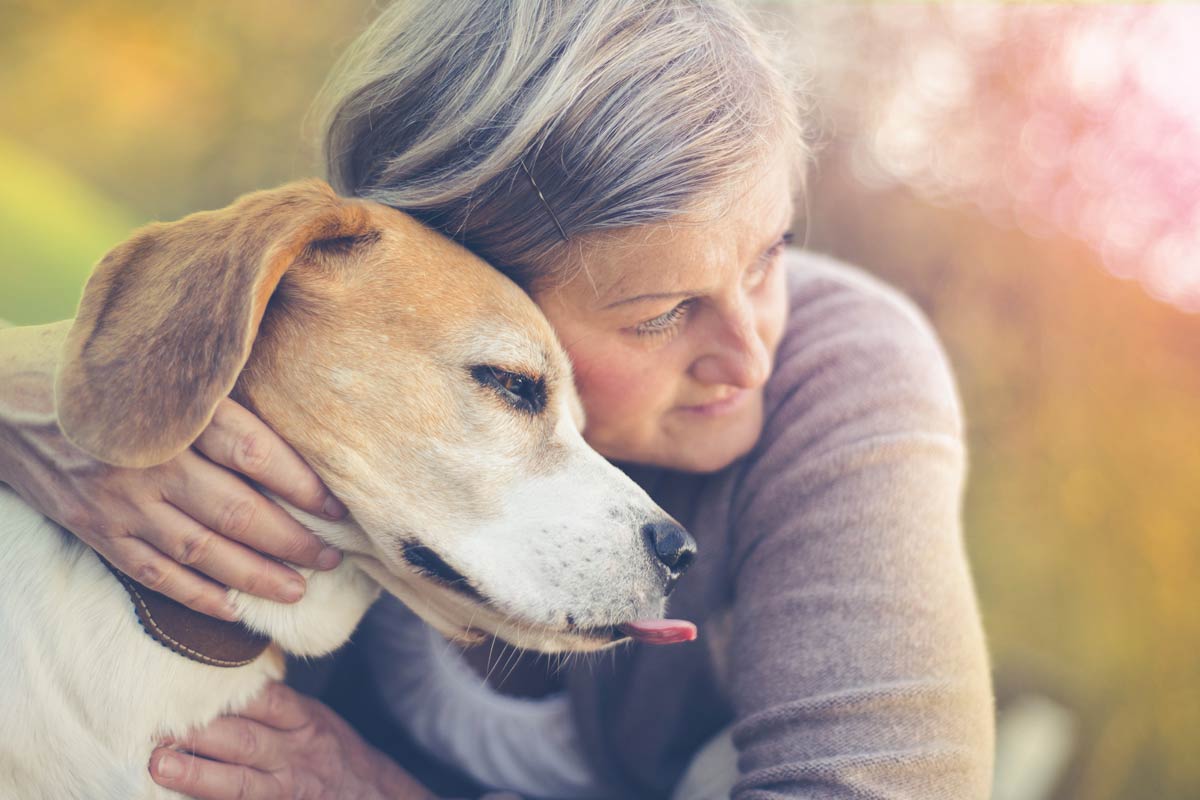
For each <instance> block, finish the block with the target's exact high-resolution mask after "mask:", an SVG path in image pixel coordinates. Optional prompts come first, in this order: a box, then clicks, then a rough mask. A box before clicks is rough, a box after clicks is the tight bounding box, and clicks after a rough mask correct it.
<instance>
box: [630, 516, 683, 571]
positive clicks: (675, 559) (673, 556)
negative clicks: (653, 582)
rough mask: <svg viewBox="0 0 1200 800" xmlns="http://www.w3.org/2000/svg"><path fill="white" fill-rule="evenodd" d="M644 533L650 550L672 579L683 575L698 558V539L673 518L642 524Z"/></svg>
mask: <svg viewBox="0 0 1200 800" xmlns="http://www.w3.org/2000/svg"><path fill="white" fill-rule="evenodd" d="M642 535H643V536H645V537H646V544H647V545H648V546H649V548H650V552H651V553H652V554H653V555H654V557H655V558H656V559H658V560H659V561H660V562H661V563H662V564H663V565H664V566H665V567H666V568H667V571H668V572H669V573H670V577H671V579H672V580H674V579H675V578H678V577H679V576H680V575H682V574H683V573H684V572H685V571H686V570H687V568H688V567H690V566H691V564H692V561H693V559H695V558H696V540H695V539H693V538H692V536H691V534H689V533H688V532H687V531H685V530H684V529H683V527H682V526H680V525H679V524H678V523H676V522H673V521H671V520H664V521H663V522H651V523H648V524H646V525H643V526H642Z"/></svg>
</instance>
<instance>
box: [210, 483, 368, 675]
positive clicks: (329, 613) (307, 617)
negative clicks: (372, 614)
mask: <svg viewBox="0 0 1200 800" xmlns="http://www.w3.org/2000/svg"><path fill="white" fill-rule="evenodd" d="M283 505H284V507H285V508H287V510H288V511H290V512H292V514H293V515H294V516H295V517H296V518H297V519H299V520H300V522H301V523H303V524H304V525H305V526H306V527H308V528H309V529H310V530H312V531H313V532H314V533H316V534H317V535H318V536H321V538H322V539H324V540H325V541H326V542H328V543H330V544H333V545H334V546H337V545H338V544H340V543H341V542H342V541H345V538H346V537H345V534H346V533H348V532H349V531H350V530H351V529H352V528H353V526H352V524H351V523H348V522H341V523H334V522H328V521H325V520H321V519H319V518H318V517H313V516H311V515H308V514H305V513H303V512H300V511H298V510H297V509H294V508H292V507H290V506H288V505H287V504H286V503H283ZM292 568H293V569H295V570H296V571H297V572H299V573H300V574H301V575H302V576H304V579H305V581H306V582H307V587H306V589H305V592H304V597H302V598H301V599H300V600H299V601H297V602H295V603H278V602H275V601H273V600H266V599H264V598H261V597H256V596H254V595H250V594H245V593H243V592H237V591H232V590H231V591H230V593H229V597H230V600H231V601H232V602H233V604H234V607H235V608H236V609H237V610H238V615H239V617H240V619H241V620H242V622H243V624H245V625H246V627H248V628H250V629H251V630H254V631H257V632H258V633H261V634H263V635H264V636H268V637H270V638H271V640H272V641H274V642H275V643H276V644H277V645H279V646H280V647H282V648H283V649H284V651H286V652H288V653H291V654H292V655H297V656H307V657H317V656H322V655H326V654H327V653H331V652H333V651H334V650H336V649H338V648H339V647H341V646H342V645H343V644H345V643H346V641H347V640H348V639H349V638H350V634H352V633H354V629H355V628H356V627H357V626H358V623H359V622H360V621H361V620H362V618H363V615H364V614H366V613H367V609H368V608H370V606H371V604H372V603H373V602H375V599H376V598H377V597H378V596H379V593H380V591H381V588H380V585H379V584H378V583H377V582H376V581H375V580H374V579H373V578H371V577H370V576H369V575H368V574H367V573H366V572H365V571H364V570H363V569H362V568H361V565H360V564H359V562H358V559H357V557H355V556H353V555H347V556H346V557H345V558H344V559H343V561H342V563H341V564H339V565H338V566H337V567H335V568H334V569H331V570H313V569H306V568H304V567H296V566H295V565H292Z"/></svg>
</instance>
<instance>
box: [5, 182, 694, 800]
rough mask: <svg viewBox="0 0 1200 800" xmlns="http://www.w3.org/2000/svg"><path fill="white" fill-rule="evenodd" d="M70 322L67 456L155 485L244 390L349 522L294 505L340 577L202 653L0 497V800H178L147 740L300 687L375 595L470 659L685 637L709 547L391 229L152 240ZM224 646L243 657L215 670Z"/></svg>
mask: <svg viewBox="0 0 1200 800" xmlns="http://www.w3.org/2000/svg"><path fill="white" fill-rule="evenodd" d="M59 325H60V326H61V327H62V328H63V329H66V328H67V326H69V330H67V331H66V334H65V344H64V346H63V351H62V352H63V355H62V359H61V363H60V367H59V371H58V373H57V375H56V382H55V383H56V385H55V402H56V406H55V410H56V414H57V417H58V421H59V426H60V428H61V429H62V431H63V433H64V435H65V436H66V437H67V438H68V439H69V440H70V441H71V442H72V443H74V444H75V445H77V446H78V447H80V448H82V449H83V450H84V451H86V452H87V453H89V454H91V455H92V456H93V457H95V458H97V459H99V460H101V461H103V462H106V463H109V464H114V465H119V466H126V467H146V466H150V465H154V464H160V463H163V462H165V461H167V460H169V459H171V458H172V457H174V456H175V455H177V454H178V453H180V452H182V451H183V450H184V449H186V448H187V447H189V446H190V444H191V443H192V442H193V441H194V440H195V439H196V438H197V437H198V436H199V434H200V433H201V431H202V430H203V429H204V428H205V427H206V425H207V424H208V423H209V422H210V420H211V418H212V415H213V412H214V409H215V408H216V406H217V404H218V402H219V401H220V400H221V399H222V398H224V397H225V396H227V395H230V396H232V397H233V398H234V399H236V400H237V401H238V402H240V403H242V404H243V405H245V406H247V407H248V408H250V409H251V410H253V411H254V412H255V413H256V414H257V415H258V416H260V417H261V418H262V419H263V420H264V421H265V422H266V423H267V424H269V425H270V426H271V427H272V428H273V429H274V430H275V431H277V432H278V433H279V434H280V435H281V436H282V437H283V438H284V439H285V440H286V441H288V442H289V443H290V444H291V445H292V446H293V447H294V448H295V449H296V450H297V451H298V452H299V453H300V454H301V455H302V456H303V457H304V458H305V460H306V461H307V462H308V463H309V464H310V465H312V467H313V468H314V469H315V470H316V472H317V473H318V474H319V475H320V476H321V478H322V479H323V480H324V481H325V483H326V485H327V486H329V488H330V489H331V490H332V491H333V492H334V493H335V494H336V495H337V496H338V497H339V498H340V499H341V500H342V501H343V502H344V503H345V505H346V506H347V507H348V508H349V510H350V515H349V516H348V517H347V518H346V519H345V520H344V521H341V522H330V521H327V520H322V519H319V518H317V517H314V516H312V515H309V514H306V513H304V512H303V511H301V510H299V509H296V508H294V507H291V506H289V505H287V504H286V503H284V506H285V508H287V510H288V511H289V512H290V513H292V514H293V515H294V516H295V517H296V518H297V519H298V520H299V521H300V522H302V523H303V524H304V525H306V526H307V527H308V528H310V529H311V530H313V531H315V532H316V533H317V534H318V535H319V536H320V537H322V538H323V539H324V540H325V541H326V542H327V543H329V544H331V545H333V546H336V547H338V548H339V549H341V550H342V551H343V552H344V553H345V558H344V559H343V561H342V563H341V564H340V565H339V566H338V567H337V568H336V569H333V570H331V571H328V572H317V571H310V570H300V571H301V572H302V574H304V575H305V577H306V578H307V581H308V589H307V593H306V594H305V596H304V598H303V599H302V600H301V601H300V602H298V603H295V604H292V605H286V604H280V603H275V602H272V601H269V600H264V599H262V598H258V597H254V596H251V595H246V594H241V593H239V592H236V591H232V590H231V591H230V593H229V596H230V599H231V601H232V602H233V604H234V605H235V607H236V608H237V609H238V611H239V613H240V618H241V620H242V622H241V623H240V624H238V623H219V622H216V621H213V622H214V624H216V625H229V626H232V627H235V628H237V629H238V631H239V633H237V634H229V633H228V631H225V632H222V631H221V630H218V632H217V633H215V634H213V635H212V636H211V637H209V638H210V639H211V640H212V641H206V642H205V643H203V644H194V643H190V641H191V640H188V639H186V638H183V634H182V633H178V631H179V630H185V629H187V627H188V625H189V624H190V622H188V620H186V619H184V621H183V622H182V623H169V622H168V621H167V620H168V618H170V617H171V616H172V614H175V612H177V611H178V610H179V609H174V610H171V609H169V608H166V607H164V606H163V604H162V600H163V599H162V598H158V599H157V600H155V599H154V598H153V597H152V595H153V593H150V592H147V591H146V590H144V589H141V588H140V587H139V586H138V585H137V584H136V583H134V582H133V581H131V580H130V579H128V578H127V577H125V576H123V575H122V574H121V573H119V572H118V571H117V570H116V569H115V568H113V567H111V566H109V565H107V564H106V562H104V561H103V560H102V559H101V558H100V557H99V556H97V555H96V554H95V553H94V552H93V551H92V550H91V549H90V548H88V547H86V546H85V545H83V544H82V543H80V542H79V541H78V540H77V539H76V538H75V536H73V535H72V534H70V533H69V532H67V531H65V530H63V529H62V528H60V527H58V526H57V525H55V524H54V523H53V522H51V521H50V520H48V519H46V518H44V517H43V516H41V515H40V514H38V513H36V512H35V511H34V510H33V509H32V508H31V507H30V506H28V505H26V504H25V503H24V502H23V501H22V500H21V499H20V498H19V497H18V496H17V495H16V494H15V493H13V492H11V491H9V490H8V489H7V488H6V487H3V486H0V530H2V540H3V542H4V548H5V555H4V558H3V561H0V641H3V643H4V645H3V648H4V649H3V655H2V656H0V797H4V798H22V799H23V800H31V799H32V798H47V799H48V800H49V799H52V800H64V798H88V800H96V799H98V798H114V800H116V799H117V798H119V799H120V800H129V798H160V797H175V796H176V795H175V794H174V793H172V792H168V791H167V790H165V789H162V788H160V787H158V786H157V785H156V784H154V783H153V782H152V781H151V780H150V778H149V774H148V771H147V762H148V759H149V755H150V752H151V751H152V749H153V747H154V745H155V742H157V741H158V740H160V739H161V738H162V737H165V736H171V737H181V736H183V735H184V734H185V733H186V732H187V731H188V730H189V729H192V728H195V727H197V726H203V725H205V724H206V723H208V722H210V721H211V720H213V719H214V718H216V717H217V716H219V715H221V714H226V713H236V712H237V711H238V710H239V709H240V708H243V707H244V706H245V704H246V703H247V702H248V701H249V700H250V699H251V698H252V697H253V696H254V695H255V694H257V693H258V692H259V691H260V690H261V689H262V688H263V686H264V685H265V684H266V683H267V682H268V681H270V680H277V679H280V678H281V677H282V674H283V659H282V657H281V651H282V652H286V653H290V654H293V655H296V656H319V655H323V654H326V653H329V652H331V651H333V650H335V649H337V648H338V647H339V646H341V645H342V644H344V643H345V642H346V641H347V639H348V638H349V636H350V634H351V633H352V631H353V630H354V628H355V626H356V625H357V624H358V622H359V620H360V619H361V618H362V616H363V614H364V613H365V612H366V610H367V608H368V607H369V606H370V604H371V603H372V602H373V601H374V600H375V599H376V597H377V596H378V594H379V592H380V591H381V589H382V590H386V591H388V592H391V593H392V594H394V595H395V596H396V597H398V598H399V599H400V600H402V601H403V602H404V603H406V604H407V605H408V606H410V607H411V608H412V609H413V610H414V611H415V612H416V613H417V614H418V615H420V616H421V617H422V618H423V619H424V620H426V621H427V622H428V623H429V624H430V625H432V626H433V627H435V628H436V629H437V630H438V631H439V632H441V633H442V634H443V635H445V636H446V637H449V638H452V639H456V640H459V641H464V642H471V641H477V640H479V639H481V638H482V637H483V636H485V635H488V634H490V635H494V636H497V637H499V638H502V639H505V640H507V641H509V642H511V643H513V644H515V645H517V646H519V647H524V648H530V649H537V650H541V651H544V652H563V651H589V650H596V649H600V648H605V647H609V646H611V645H612V644H613V643H614V642H616V641H621V640H627V639H628V638H629V637H632V638H635V639H644V640H646V641H671V640H680V639H686V638H691V637H692V636H694V631H695V629H694V627H691V628H690V629H689V627H688V626H689V623H684V622H679V621H670V620H663V619H662V616H663V612H664V609H665V600H666V596H667V594H668V593H669V592H670V589H671V587H672V586H673V584H674V583H675V581H676V580H677V579H678V578H679V576H680V575H681V573H682V572H683V571H684V569H685V568H686V567H687V565H688V563H690V561H691V560H692V558H693V556H694V553H695V543H694V542H693V541H692V540H691V538H690V537H689V536H688V535H687V533H686V531H684V530H683V529H682V528H681V527H680V526H679V525H678V524H677V523H675V522H674V521H673V520H672V519H671V518H670V517H668V516H667V515H666V514H665V513H664V512H663V511H662V510H661V509H660V508H658V507H657V506H656V505H655V504H654V503H653V502H652V501H651V500H650V498H649V497H648V496H647V495H646V494H645V492H643V491H642V490H641V489H640V488H639V487H638V486H637V485H636V484H635V483H634V482H633V481H631V480H630V479H629V478H627V477H626V476H625V475H624V474H623V473H621V472H620V471H619V470H618V469H616V468H615V467H613V466H612V465H610V464H609V463H608V462H606V461H605V460H604V459H603V458H602V457H601V456H600V455H599V454H597V453H596V452H594V451H593V450H591V449H590V448H589V447H588V446H587V445H586V444H585V442H584V440H583V437H582V435H581V429H582V425H583V415H582V407H581V405H580V403H579V399H578V397H577V395H576V393H575V390H574V388H573V385H572V381H571V370H570V364H569V361H568V359H567V356H566V354H565V352H564V351H563V349H562V348H561V346H560V345H559V343H558V342H557V340H556V339H555V336H554V333H553V331H552V329H551V328H550V325H549V323H548V322H547V321H546V319H545V318H544V317H543V316H542V315H541V313H540V312H539V311H538V309H537V307H536V305H535V304H534V303H533V302H532V300H530V299H529V297H528V296H527V295H526V294H525V293H524V292H522V291H521V290H520V288H519V287H517V286H516V285H515V284H514V283H512V282H511V281H509V280H508V279H507V278H505V277H504V276H503V275H501V274H500V273H499V272H498V271H496V270H494V269H493V268H492V267H490V266H489V265H488V264H486V263H485V262H483V261H482V260H481V259H479V258H477V257H476V256H474V255H472V254H471V253H470V252H469V251H467V250H466V249H465V248H463V247H461V246H459V245H458V244H456V243H455V242H453V241H451V240H450V239H448V238H446V237H444V236H442V235H441V234H438V233H436V232H434V231H432V230H430V229H429V228H427V227H425V226H423V225H422V224H421V223H419V222H418V221H417V220H415V219H413V218H412V217H410V216H408V215H406V214H404V213H402V212H400V211H397V210H395V209H392V208H389V207H386V206H383V205H379V204H376V203H371V202H366V201H361V200H351V199H345V198H340V197H338V196H337V195H336V194H335V193H334V192H333V191H332V190H331V189H330V188H329V187H328V186H327V185H325V184H324V183H323V182H321V181H316V180H309V181H302V182H298V183H294V184H289V185H287V186H284V187H281V188H279V189H276V190H272V191H265V192H257V193H253V194H249V195H246V196H244V197H242V198H240V199H239V200H237V201H236V202H235V203H234V204H233V205H231V206H230V207H228V208H226V209H223V210H220V211H215V212H204V213H198V214H193V215H191V216H188V217H185V218H184V219H182V220H180V221H178V222H174V223H166V224H161V223H158V224H152V225H150V226H148V227H146V228H143V229H141V230H140V231H138V232H137V233H136V234H135V235H134V236H133V237H132V238H130V239H129V240H127V241H125V242H123V243H122V244H120V245H118V246H117V247H116V248H115V249H113V250H112V251H111V252H110V253H109V254H108V255H107V256H105V257H104V258H103V259H102V260H101V261H100V263H99V264H98V265H97V267H96V269H95V270H94V271H93V274H92V276H91V277H90V279H89V280H88V283H87V285H86V287H85V290H84V294H83V298H82V300H81V303H80V307H79V312H78V315H77V317H76V319H75V320H74V321H73V322H71V321H68V322H66V323H59ZM21 335H22V333H21V329H15V330H9V331H6V332H5V336H6V337H7V341H9V342H12V343H14V345H13V346H19V339H14V338H13V337H19V336H21ZM43 335H44V332H43ZM280 502H282V501H280ZM156 603H157V605H156ZM167 605H170V603H169V601H168V603H167ZM185 616H186V615H185ZM196 616H199V615H196ZM204 619H205V620H207V618H204ZM192 621H195V620H192ZM173 625H174V626H175V627H172V626H173ZM180 625H182V627H180ZM148 634H149V635H148ZM205 636H206V634H201V635H200V638H201V639H204V637H205ZM228 636H232V639H237V638H238V637H239V636H240V637H241V638H242V639H245V638H247V637H249V639H250V645H251V649H250V650H249V651H248V653H244V654H243V656H242V657H232V656H230V657H226V658H222V657H218V656H213V655H212V651H211V649H210V648H212V647H215V648H216V652H223V651H222V650H221V648H222V647H223V646H224V643H223V640H224V639H225V638H228ZM156 639H157V640H156ZM255 640H257V641H258V644H257V645H255ZM268 642H270V643H273V646H271V647H266V645H267V643H268ZM234 644H235V645H236V644H237V643H236V642H234ZM164 645H165V646H164ZM264 648H265V649H264Z"/></svg>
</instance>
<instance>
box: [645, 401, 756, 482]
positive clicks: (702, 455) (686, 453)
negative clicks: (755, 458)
mask: <svg viewBox="0 0 1200 800" xmlns="http://www.w3.org/2000/svg"><path fill="white" fill-rule="evenodd" d="M762 420H763V414H762V395H761V392H759V393H758V397H755V398H753V399H752V400H751V402H748V403H746V407H745V408H743V409H740V410H739V411H738V413H737V414H736V415H731V416H729V417H715V418H705V417H699V418H695V419H687V420H686V421H685V424H683V425H678V426H673V429H672V431H671V434H670V435H669V436H666V437H665V439H666V440H665V441H664V442H662V443H661V445H660V447H659V448H656V450H657V457H656V458H654V459H653V460H652V461H648V462H647V463H652V464H653V465H654V466H659V467H666V468H668V469H675V470H679V471H681V472H720V471H721V470H723V469H725V468H726V467H728V466H729V465H730V464H732V463H733V462H735V461H737V460H738V459H739V458H741V457H743V456H745V455H746V454H747V453H749V452H750V451H751V450H753V449H754V446H755V445H756V444H758V439H759V437H760V436H761V435H762Z"/></svg>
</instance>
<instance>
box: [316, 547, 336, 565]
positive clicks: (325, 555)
mask: <svg viewBox="0 0 1200 800" xmlns="http://www.w3.org/2000/svg"><path fill="white" fill-rule="evenodd" d="M340 563H342V551H340V550H338V549H337V548H336V547H326V548H325V549H324V550H322V551H321V552H320V553H317V569H333V568H334V567H336V566H337V565H338V564H340Z"/></svg>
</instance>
